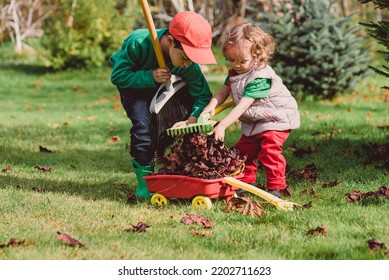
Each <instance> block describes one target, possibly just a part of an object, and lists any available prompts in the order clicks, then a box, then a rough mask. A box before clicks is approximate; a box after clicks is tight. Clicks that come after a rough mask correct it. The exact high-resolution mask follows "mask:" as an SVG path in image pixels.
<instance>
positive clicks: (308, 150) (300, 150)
mask: <svg viewBox="0 0 389 280" xmlns="http://www.w3.org/2000/svg"><path fill="white" fill-rule="evenodd" d="M289 147H290V148H291V149H292V151H293V155H294V156H296V157H298V158H301V157H303V156H304V155H309V154H312V153H313V152H315V151H316V147H314V146H310V147H307V148H297V144H296V142H293V143H292V145H290V146H289Z"/></svg>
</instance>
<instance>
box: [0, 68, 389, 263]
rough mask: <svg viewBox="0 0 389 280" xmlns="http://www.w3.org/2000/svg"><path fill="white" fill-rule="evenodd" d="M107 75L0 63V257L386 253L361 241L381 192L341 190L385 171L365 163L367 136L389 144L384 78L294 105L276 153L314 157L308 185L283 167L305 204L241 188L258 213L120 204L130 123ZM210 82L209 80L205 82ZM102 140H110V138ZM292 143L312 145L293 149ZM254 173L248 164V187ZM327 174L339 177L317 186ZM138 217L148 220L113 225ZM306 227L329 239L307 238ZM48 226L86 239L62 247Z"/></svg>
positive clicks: (384, 177) (382, 210)
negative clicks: (280, 203)
mask: <svg viewBox="0 0 389 280" xmlns="http://www.w3.org/2000/svg"><path fill="white" fill-rule="evenodd" d="M109 74H110V70H109V69H101V70H100V69H98V70H96V71H94V72H85V71H68V72H62V73H47V72H45V71H44V70H42V69H40V68H34V67H31V66H16V65H10V64H8V65H5V64H3V65H1V66H0V85H1V86H0V120H1V122H0V135H1V136H0V170H3V169H5V168H6V167H7V166H12V170H8V171H4V172H0V244H3V245H6V244H7V242H8V241H9V240H10V239H11V238H15V239H16V241H24V242H22V244H19V246H3V247H4V248H0V259H5V260H20V259H27V260H32V259H39V260H46V259H61V260H64V259H91V260H95V259H107V260H117V259H149V260H165V259H181V260H184V259H185V260H192V259H196V260H204V259H225V260H227V259H274V260H300V259H306V260H341V259H347V260H359V259H363V260H370V259H374V260H379V259H388V256H385V250H383V249H380V250H377V251H375V252H371V250H370V248H369V246H368V244H367V242H366V241H367V240H369V239H373V238H374V239H377V240H378V241H380V242H384V243H386V244H387V246H389V215H388V213H389V203H388V202H389V200H388V198H384V197H382V196H381V197H368V198H365V199H363V200H361V201H359V202H355V203H350V202H348V201H347V199H346V197H345V194H346V193H350V192H352V191H353V190H360V191H361V192H368V191H375V190H377V189H378V188H379V187H381V186H389V177H388V172H389V171H388V170H387V169H384V168H379V167H377V165H379V164H380V162H375V161H370V162H369V163H367V162H366V160H367V159H368V154H369V153H373V152H377V149H376V150H374V147H376V146H370V147H373V148H367V146H366V145H367V144H376V145H377V144H384V143H387V142H388V138H387V137H388V134H389V133H388V128H387V126H388V125H389V108H388V107H389V106H388V99H389V93H388V92H384V91H383V90H382V89H380V85H382V84H383V78H380V77H377V76H371V78H369V79H367V80H365V81H363V82H362V83H361V84H360V85H359V87H358V89H357V91H355V92H354V93H353V94H349V95H342V96H340V97H339V98H337V99H335V100H333V101H320V102H314V101H304V102H300V103H299V106H300V112H301V117H302V124H301V128H300V129H298V130H295V131H293V132H292V134H291V136H290V138H289V139H288V141H287V143H286V144H285V147H284V150H285V156H286V158H287V161H288V165H289V167H290V168H291V171H293V170H294V171H295V172H301V171H302V170H303V169H304V167H306V166H307V165H309V164H312V163H313V164H315V166H316V167H317V169H318V170H317V181H316V182H315V183H310V182H308V181H307V180H304V179H302V178H300V179H299V178H297V177H296V176H291V175H289V176H288V182H289V186H290V188H291V189H292V191H293V195H292V197H291V198H290V200H291V201H293V202H296V203H299V204H302V205H304V204H307V203H309V202H311V203H312V207H311V208H308V209H305V208H304V209H300V210H296V211H292V212H284V211H279V210H276V209H275V208H274V207H273V206H272V205H269V204H268V203H264V201H263V200H262V199H260V198H258V197H255V196H251V198H253V199H255V200H257V201H258V202H261V203H262V206H263V208H264V210H265V215H264V216H263V217H262V218H258V217H251V216H244V215H242V214H241V213H238V212H228V213H225V212H224V208H225V204H224V203H223V201H219V200H213V208H212V209H211V210H196V209H194V208H193V207H192V205H191V204H190V202H188V201H181V200H173V201H171V203H170V204H169V205H168V206H167V207H164V208H156V207H154V206H152V205H151V203H150V202H149V201H145V202H139V203H137V204H129V203H127V193H128V192H129V191H134V190H135V186H136V179H135V174H134V172H133V170H132V167H131V164H130V157H129V150H128V148H127V147H128V146H127V145H128V141H129V134H128V130H129V127H130V122H129V121H128V119H127V117H126V116H125V114H124V111H123V109H122V107H121V103H120V100H119V99H118V94H117V91H116V89H115V88H114V87H113V86H112V85H111V83H110V81H109ZM210 80H211V79H210ZM220 84H221V81H212V82H211V87H212V89H213V90H216V89H217V88H218V87H219V86H220ZM385 126H386V127H385ZM113 136H115V137H118V138H117V139H119V141H117V142H112V141H111V137H113ZM239 136H240V129H239V127H238V126H234V127H232V128H230V129H229V130H228V132H227V136H226V144H227V145H228V146H232V145H233V144H234V143H235V142H236V141H237V140H238V138H239ZM40 146H41V147H44V148H46V149H48V150H49V151H51V152H50V153H47V152H41V151H40V148H39V147H40ZM296 149H305V150H310V151H311V153H307V154H304V155H301V156H297V155H296V154H295V153H294V151H295V150H296ZM36 166H42V167H46V168H51V172H42V171H39V170H38V169H37V168H35V167H36ZM289 174H291V173H289ZM264 180H265V178H264V174H263V170H259V179H258V183H259V184H263V183H264ZM335 180H340V181H341V183H340V184H338V185H336V186H333V187H326V188H323V187H322V185H323V183H329V182H333V181H335ZM187 213H193V214H196V215H204V216H205V218H207V219H208V220H211V221H212V222H213V224H214V225H213V228H212V229H204V228H203V227H202V226H199V225H185V224H183V223H181V222H180V221H181V218H182V217H183V216H185V214H187ZM138 222H144V223H146V224H147V225H149V226H150V227H149V228H147V230H146V232H141V233H134V232H132V231H130V232H126V231H124V230H125V229H127V228H132V225H136V224H137V223H138ZM317 227H324V228H325V229H326V230H327V232H328V235H317V236H308V235H307V232H308V231H309V230H310V229H313V228H317ZM196 230H197V233H203V235H204V236H203V235H201V234H195V232H196ZM57 232H61V233H66V234H69V235H70V236H72V237H74V238H76V239H78V240H80V241H81V242H83V243H84V244H85V246H84V247H78V246H76V247H71V246H69V245H67V244H66V243H64V242H63V241H61V240H59V239H57V238H56V235H57Z"/></svg>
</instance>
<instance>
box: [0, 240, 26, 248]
mask: <svg viewBox="0 0 389 280" xmlns="http://www.w3.org/2000/svg"><path fill="white" fill-rule="evenodd" d="M24 245H26V242H25V241H24V240H20V241H16V239H15V238H11V239H10V240H9V241H8V242H7V243H1V244H0V248H5V247H16V246H24Z"/></svg>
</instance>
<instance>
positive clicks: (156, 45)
mask: <svg viewBox="0 0 389 280" xmlns="http://www.w3.org/2000/svg"><path fill="white" fill-rule="evenodd" d="M141 6H142V10H143V15H144V17H145V19H146V22H147V27H148V29H149V32H150V36H151V41H152V43H153V48H154V52H155V55H156V57H157V61H158V65H159V67H160V68H167V66H166V62H165V59H164V58H163V53H162V48H161V45H160V43H159V40H158V36H157V31H156V30H155V25H154V21H153V17H152V16H151V12H150V8H149V3H148V2H147V0H141Z"/></svg>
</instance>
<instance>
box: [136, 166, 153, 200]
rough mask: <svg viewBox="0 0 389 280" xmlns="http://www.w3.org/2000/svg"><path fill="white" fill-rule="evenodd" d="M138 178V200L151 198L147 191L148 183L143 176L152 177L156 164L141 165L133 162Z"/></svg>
mask: <svg viewBox="0 0 389 280" xmlns="http://www.w3.org/2000/svg"><path fill="white" fill-rule="evenodd" d="M132 164H133V166H134V171H135V174H136V178H137V179H138V185H137V187H136V192H135V195H136V197H137V198H150V196H151V193H150V192H149V190H148V189H147V185H146V181H145V180H144V179H143V176H147V175H151V174H152V173H153V172H154V164H150V165H144V166H142V165H140V164H139V162H137V161H136V160H134V159H133V160H132Z"/></svg>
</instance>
